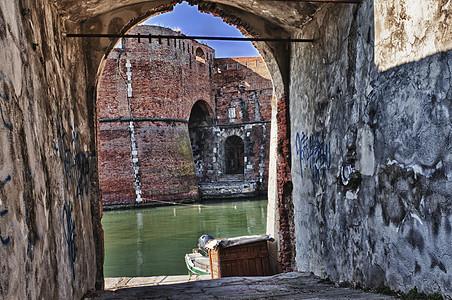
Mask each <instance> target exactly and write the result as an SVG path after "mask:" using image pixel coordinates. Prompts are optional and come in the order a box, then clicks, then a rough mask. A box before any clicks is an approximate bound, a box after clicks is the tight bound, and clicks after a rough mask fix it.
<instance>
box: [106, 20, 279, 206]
mask: <svg viewBox="0 0 452 300" xmlns="http://www.w3.org/2000/svg"><path fill="white" fill-rule="evenodd" d="M131 33H140V34H143V35H146V34H154V35H159V34H160V35H180V34H179V33H176V32H174V31H172V30H170V29H167V28H162V27H157V26H138V27H136V28H134V29H133V30H132V32H131ZM214 57H215V53H214V50H213V49H211V48H209V47H208V46H206V45H204V44H201V43H198V42H196V41H194V40H171V39H169V40H168V39H161V40H159V39H152V40H151V41H150V42H149V40H148V39H147V38H143V39H141V41H140V43H138V41H137V39H127V40H123V41H122V47H120V48H116V49H114V50H113V51H112V53H111V54H110V55H109V57H108V59H107V62H106V66H105V68H104V71H103V75H102V79H101V83H100V85H99V86H100V87H99V97H98V118H99V153H100V155H99V158H100V159H99V161H100V162H99V170H100V171H99V172H100V187H101V191H102V201H103V203H104V204H106V205H108V204H120V203H134V202H142V201H143V199H144V201H147V200H149V199H153V200H176V199H187V198H192V199H195V198H198V196H199V195H198V184H199V185H200V186H202V185H203V184H204V185H206V184H207V186H209V184H210V186H212V185H215V184H216V183H218V182H221V181H224V180H223V179H225V178H226V177H224V176H223V173H224V163H223V161H224V158H222V156H224V147H223V144H224V141H225V139H226V138H227V137H229V136H231V135H237V136H239V137H240V138H241V139H243V141H244V148H245V158H244V159H245V160H246V162H245V164H244V172H243V173H244V174H243V175H242V177H241V178H238V179H240V180H239V181H240V182H241V183H242V185H243V182H245V181H246V184H245V185H247V186H249V187H251V190H253V191H252V192H253V193H257V192H259V191H264V190H266V185H267V177H268V148H269V147H268V143H269V138H268V137H269V136H270V123H269V120H270V112H271V108H270V101H271V97H272V85H271V81H270V78H269V75H268V71H267V70H266V67H265V64H264V62H263V61H262V59H261V58H233V59H215V58H214ZM200 100H201V101H200ZM198 101H199V102H198ZM197 102H198V104H199V103H202V104H203V107H205V108H206V109H205V114H206V116H204V117H205V118H206V119H208V120H209V122H201V123H199V122H198V123H193V120H191V119H190V114H191V112H192V109H194V104H195V103H197ZM233 110H234V112H232V111H233ZM234 114H235V117H233V115H234ZM189 120H190V122H192V123H191V124H189ZM189 126H190V134H189V130H188V129H189ZM190 137H191V141H190ZM206 141H209V142H206ZM197 145H198V146H197ZM199 145H201V146H199ZM192 147H193V149H192ZM192 150H193V151H192ZM193 153H195V159H193ZM195 164H196V168H195ZM196 175H198V176H196ZM226 179H228V178H226ZM228 181H230V180H226V182H228ZM233 181H235V182H237V178H235V179H234V180H233ZM228 184H229V183H228ZM220 185H221V184H220ZM241 188H242V189H243V186H242V187H241ZM241 188H240V186H238V189H241ZM238 189H230V190H231V191H230V192H228V193H227V194H228V195H232V194H235V195H237V194H239V192H238ZM201 190H202V188H201ZM223 190H224V189H223ZM209 193H210V194H213V195H215V194H218V193H219V191H218V190H216V189H213V190H212V191H210V192H206V193H205V194H209ZM220 194H221V193H220ZM220 196H221V195H220Z"/></svg>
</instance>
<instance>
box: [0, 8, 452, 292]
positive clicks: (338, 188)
mask: <svg viewBox="0 0 452 300" xmlns="http://www.w3.org/2000/svg"><path fill="white" fill-rule="evenodd" d="M190 2H191V3H192V4H195V3H198V4H199V8H200V9H201V10H203V11H206V12H211V13H213V14H216V15H219V16H221V17H223V18H224V20H225V21H226V22H229V23H232V24H235V25H237V26H238V27H239V28H241V29H242V30H244V32H246V33H248V34H250V35H252V36H256V37H268V38H288V37H292V38H313V39H314V42H312V43H309V44H295V43H292V44H290V45H288V44H286V43H277V42H259V43H256V46H257V47H258V49H259V52H260V53H261V54H262V56H263V58H264V59H265V61H266V63H267V66H268V68H269V70H270V73H271V74H272V80H273V84H274V90H275V91H274V95H275V97H274V99H273V103H272V104H273V106H272V134H271V151H270V184H269V203H268V212H269V215H268V222H267V224H269V228H268V230H267V231H268V233H270V234H272V235H273V236H274V237H275V238H276V239H277V242H276V245H278V246H279V248H280V249H279V259H280V267H281V269H283V270H291V269H296V270H301V271H308V272H313V273H314V274H316V275H319V276H322V277H323V278H330V279H331V280H332V281H334V282H335V283H351V284H357V285H361V286H366V287H367V286H369V287H377V286H381V285H387V286H389V287H390V288H391V289H393V290H403V291H404V292H408V291H409V290H410V289H411V288H413V287H414V286H417V287H418V289H419V290H422V291H425V292H428V293H433V292H436V291H439V292H441V293H442V294H444V295H448V296H450V295H452V278H451V276H452V274H451V272H450V271H449V270H451V268H452V256H451V255H450V245H451V244H452V237H451V232H452V226H451V224H452V209H451V208H452V202H451V201H452V200H451V199H452V192H451V191H452V189H451V188H450V187H451V182H452V179H451V178H452V148H451V144H450V136H451V132H452V125H451V124H452V123H451V119H450V117H451V116H452V106H451V99H452V95H451V88H450V87H451V86H452V81H451V78H452V74H451V69H452V68H451V66H452V52H451V51H450V49H452V44H451V40H450V36H451V34H452V20H451V18H450V17H451V15H452V14H450V9H451V7H450V1H440V0H432V1H407V0H401V1H383V0H362V1H352V0H349V1H345V0H344V1H341V0H330V1H326V0H325V1H322V0H317V1H316V2H314V1H304V0H299V1H276V0H275V1H257V0H221V1H220V0H212V1H209V2H206V1H194V0H193V1H190ZM322 2H323V3H322ZM326 2H328V3H326ZM341 2H344V3H341ZM174 4H175V1H170V0H152V1H150V0H129V1H126V2H124V1H112V0H94V1H85V2H80V1H69V0H55V1H51V0H20V1H3V2H2V3H1V5H0V12H1V13H0V36H1V39H0V57H2V58H4V64H3V65H2V66H1V68H0V82H1V84H0V110H1V116H2V121H1V122H0V138H1V140H2V142H3V144H5V145H7V146H5V147H3V148H2V152H1V159H2V164H1V169H0V176H1V177H0V180H1V182H0V183H1V184H0V197H1V199H0V200H1V201H0V229H1V232H0V238H1V240H2V244H1V246H0V257H1V260H0V264H1V268H2V276H1V277H0V291H1V294H2V295H1V296H4V297H6V298H13V299H16V298H17V299H27V298H46V299H47V298H48V299H72V298H73V299H80V298H82V297H83V295H85V294H86V293H87V292H88V291H89V290H93V289H94V288H97V289H101V288H102V287H103V284H104V281H103V272H102V264H103V249H102V247H103V237H102V227H101V223H100V220H101V216H102V207H101V206H100V203H99V200H100V199H99V197H98V196H99V195H98V194H99V186H98V183H99V181H98V165H97V156H96V153H97V146H96V132H97V129H98V127H97V123H96V94H97V87H98V81H99V79H100V74H101V72H102V70H103V69H104V64H105V58H106V55H107V54H108V53H109V52H110V51H111V49H112V48H113V45H114V43H115V41H114V40H113V39H110V38H68V37H67V36H66V35H65V34H66V33H83V34H90V33H94V34H99V33H100V34H109V33H111V34H118V33H119V34H123V33H127V32H128V31H129V30H130V29H131V28H132V27H133V26H134V25H135V24H137V23H138V22H139V21H141V20H144V19H145V18H147V17H149V16H152V15H154V14H157V13H161V12H166V11H169V10H171V8H172V7H173V5H174ZM420 11H421V12H423V13H419V12H420ZM432 20H433V21H432ZM383 70H384V72H382V71H383ZM187 117H188V116H187ZM275 253H276V252H275Z"/></svg>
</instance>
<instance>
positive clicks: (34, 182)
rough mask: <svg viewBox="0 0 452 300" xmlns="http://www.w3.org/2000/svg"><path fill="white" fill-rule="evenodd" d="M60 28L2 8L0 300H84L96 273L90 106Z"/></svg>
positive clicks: (81, 72)
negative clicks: (82, 298)
mask: <svg viewBox="0 0 452 300" xmlns="http://www.w3.org/2000/svg"><path fill="white" fill-rule="evenodd" d="M62 24H63V20H62V19H61V17H60V14H59V12H58V10H57V9H56V7H55V6H54V5H53V2H51V1H46V0H24V1H1V2H0V57H1V59H2V65H1V67H0V113H1V120H0V141H1V142H0V144H1V148H0V270H1V271H0V272H1V275H0V298H2V299H72V298H81V297H82V296H83V295H84V294H85V293H86V292H87V290H90V289H94V287H95V283H96V272H98V271H99V270H98V269H97V268H96V249H95V239H97V238H99V236H97V235H96V234H94V233H93V229H94V228H96V227H95V226H93V225H92V224H93V223H92V218H94V219H99V216H98V215H97V214H98V206H97V204H98V203H97V202H96V201H95V200H93V199H96V197H95V196H96V193H97V186H96V176H97V175H96V174H97V161H96V148H95V145H96V143H95V139H94V133H95V123H94V122H93V120H94V113H93V109H92V106H93V102H92V101H91V99H90V101H88V99H87V85H86V80H85V75H86V68H85V66H86V64H85V60H84V56H83V55H80V54H81V53H83V49H82V48H81V47H80V45H79V44H78V43H77V41H70V40H67V39H64V38H63V37H62V32H63V31H65V30H72V31H77V26H73V25H71V23H70V22H67V23H66V25H65V26H67V28H64V29H63V27H62ZM93 227H94V228H93ZM100 259H101V258H100ZM100 272H101V269H100Z"/></svg>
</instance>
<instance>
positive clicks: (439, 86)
mask: <svg viewBox="0 0 452 300" xmlns="http://www.w3.org/2000/svg"><path fill="white" fill-rule="evenodd" d="M372 4H373V3H372V1H363V3H362V4H361V5H359V6H357V7H350V6H347V7H345V6H343V7H341V8H338V7H337V6H334V7H333V6H328V7H325V8H324V10H322V11H321V12H319V13H318V14H317V16H316V19H315V20H313V22H311V23H310V24H309V25H308V26H306V27H305V28H304V30H303V34H304V35H306V34H309V33H312V34H317V36H319V39H318V40H317V41H316V42H315V43H313V44H312V45H298V44H297V45H294V46H293V47H292V49H293V52H292V59H291V61H292V71H291V75H292V76H291V89H290V91H291V94H290V95H291V116H292V118H291V124H292V125H291V129H292V137H291V146H292V178H293V182H294V192H293V199H294V206H295V226H296V228H295V229H296V245H297V247H296V249H297V251H296V255H297V256H296V264H297V267H298V269H299V270H302V271H312V272H314V273H316V274H318V275H321V276H324V277H329V278H330V279H332V280H333V281H335V282H344V283H348V284H350V285H352V286H353V285H359V286H370V287H377V286H379V285H386V286H389V287H391V288H392V289H395V290H399V289H400V290H403V291H408V290H410V289H411V288H413V287H414V286H417V287H418V288H419V289H420V290H423V291H426V292H429V293H433V292H440V293H444V294H448V295H450V294H451V293H452V285H451V282H452V277H451V274H450V271H449V270H450V269H451V267H452V257H451V254H452V252H451V250H450V247H449V246H448V245H450V243H451V242H452V236H451V225H450V224H451V222H452V214H451V209H450V205H451V204H452V202H451V201H452V193H451V191H452V183H451V181H450V179H451V173H450V157H451V153H452V146H451V140H450V137H451V132H452V125H451V124H452V123H451V114H452V103H451V101H452V94H451V89H450V87H451V83H452V81H451V63H452V53H451V52H444V53H437V54H434V55H430V56H428V57H426V58H423V59H422V60H420V61H418V62H411V63H405V64H402V65H400V66H397V67H394V68H392V69H390V70H388V71H386V72H379V71H378V66H377V65H375V63H374V55H373V54H374V35H373V32H374V28H373V22H372V20H373V12H374V8H373V5H372ZM376 11H377V10H376ZM398 17H399V16H398V15H397V14H396V15H392V17H391V16H388V18H398ZM444 32H447V31H443V33H444ZM384 59H385V61H386V66H392V63H394V62H395V60H396V58H395V57H394V56H390V55H386V56H384Z"/></svg>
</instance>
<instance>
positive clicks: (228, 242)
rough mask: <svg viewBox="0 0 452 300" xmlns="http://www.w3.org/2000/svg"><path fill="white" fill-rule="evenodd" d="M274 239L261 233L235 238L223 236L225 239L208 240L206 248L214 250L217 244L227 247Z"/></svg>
mask: <svg viewBox="0 0 452 300" xmlns="http://www.w3.org/2000/svg"><path fill="white" fill-rule="evenodd" d="M273 240H274V239H273V238H272V237H271V236H269V235H266V234H262V235H250V236H240V237H235V238H225V239H214V240H210V241H209V242H208V243H207V245H206V248H207V249H211V250H215V249H217V248H218V246H221V247H223V248H229V247H234V246H239V245H246V244H251V243H256V242H260V241H273Z"/></svg>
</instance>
